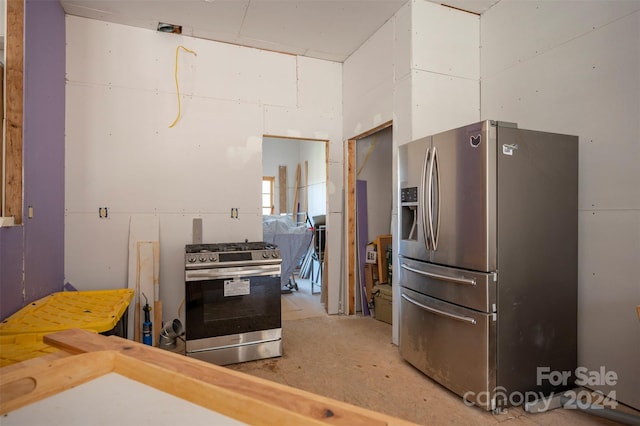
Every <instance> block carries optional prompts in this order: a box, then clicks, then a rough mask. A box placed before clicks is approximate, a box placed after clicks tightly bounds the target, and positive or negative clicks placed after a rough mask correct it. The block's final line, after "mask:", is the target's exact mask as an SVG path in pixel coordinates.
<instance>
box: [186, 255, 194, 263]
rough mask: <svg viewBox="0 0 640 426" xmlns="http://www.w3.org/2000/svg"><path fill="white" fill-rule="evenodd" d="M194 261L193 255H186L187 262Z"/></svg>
mask: <svg viewBox="0 0 640 426" xmlns="http://www.w3.org/2000/svg"><path fill="white" fill-rule="evenodd" d="M195 261H196V258H195V256H189V257H187V262H189V263H194V262H195Z"/></svg>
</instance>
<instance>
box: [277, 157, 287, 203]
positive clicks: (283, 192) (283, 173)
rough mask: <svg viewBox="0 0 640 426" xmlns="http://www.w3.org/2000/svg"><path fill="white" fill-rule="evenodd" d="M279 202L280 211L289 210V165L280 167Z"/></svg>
mask: <svg viewBox="0 0 640 426" xmlns="http://www.w3.org/2000/svg"><path fill="white" fill-rule="evenodd" d="M278 186H279V194H278V200H279V201H278V203H279V204H280V207H279V210H280V213H286V212H287V166H279V167H278Z"/></svg>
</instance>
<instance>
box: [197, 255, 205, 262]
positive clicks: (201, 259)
mask: <svg viewBox="0 0 640 426" xmlns="http://www.w3.org/2000/svg"><path fill="white" fill-rule="evenodd" d="M198 260H199V261H200V262H206V261H207V258H206V257H204V256H200V257H199V258H198Z"/></svg>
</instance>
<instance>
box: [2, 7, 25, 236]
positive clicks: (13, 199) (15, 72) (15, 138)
mask: <svg viewBox="0 0 640 426" xmlns="http://www.w3.org/2000/svg"><path fill="white" fill-rule="evenodd" d="M6 25H7V27H6V46H7V50H6V52H5V61H6V62H5V67H6V69H5V74H6V81H5V85H6V94H5V95H6V122H5V126H6V128H5V143H6V145H5V159H4V160H5V166H6V169H5V183H6V184H5V188H4V194H5V206H4V210H3V212H2V215H3V216H13V218H14V222H15V224H21V223H22V187H23V182H22V164H23V160H22V116H23V82H22V80H23V75H24V71H23V69H24V53H23V50H24V1H23V0H7V23H6Z"/></svg>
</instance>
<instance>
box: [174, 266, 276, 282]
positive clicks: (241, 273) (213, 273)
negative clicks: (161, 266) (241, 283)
mask: <svg viewBox="0 0 640 426" xmlns="http://www.w3.org/2000/svg"><path fill="white" fill-rule="evenodd" d="M184 275H185V280H186V281H203V280H210V279H216V280H219V279H235V278H242V277H256V276H273V275H280V265H272V266H258V267H254V268H246V267H245V268H215V269H196V270H187V271H185V273H184Z"/></svg>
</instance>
